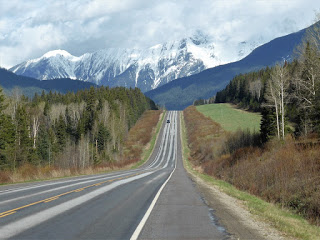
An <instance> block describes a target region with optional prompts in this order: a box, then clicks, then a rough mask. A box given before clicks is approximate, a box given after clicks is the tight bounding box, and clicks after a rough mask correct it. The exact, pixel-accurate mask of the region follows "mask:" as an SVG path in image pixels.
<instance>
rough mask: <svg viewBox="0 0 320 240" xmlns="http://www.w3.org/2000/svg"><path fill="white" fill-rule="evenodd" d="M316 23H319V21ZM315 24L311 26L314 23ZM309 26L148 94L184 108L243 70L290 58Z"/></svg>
mask: <svg viewBox="0 0 320 240" xmlns="http://www.w3.org/2000/svg"><path fill="white" fill-rule="evenodd" d="M317 24H319V25H320V22H318V23H317ZM311 27H312V26H311ZM306 30H307V29H303V30H301V31H299V32H296V33H292V34H289V35H287V36H283V37H280V38H276V39H274V40H272V41H270V42H268V43H266V44H264V45H262V46H260V47H258V48H256V49H255V50H253V51H252V53H250V54H249V55H248V56H247V57H245V58H243V59H242V60H240V61H237V62H233V63H229V64H225V65H221V66H217V67H214V68H211V69H207V70H204V71H202V72H200V73H198V74H195V75H192V76H189V77H183V78H180V79H177V80H174V81H171V82H170V83H168V84H166V85H164V86H161V87H159V88H156V89H154V90H151V91H148V92H146V93H145V94H146V95H147V96H148V97H149V98H151V99H152V100H153V101H154V102H156V103H157V104H159V105H162V106H165V107H166V108H167V109H169V110H170V109H174V110H183V109H184V108H185V107H187V106H189V105H192V104H193V102H194V101H195V100H197V99H208V98H210V97H213V96H214V95H215V94H216V92H217V91H219V90H221V89H223V88H224V87H225V86H226V85H227V84H228V83H229V82H230V81H231V80H232V78H233V77H235V76H236V75H238V74H241V73H248V72H251V71H257V70H259V69H262V68H264V67H267V66H273V65H275V64H276V63H278V62H279V63H281V62H283V61H284V60H287V61H291V60H292V57H293V54H294V49H295V48H296V47H297V45H299V44H300V43H301V42H302V38H303V37H304V35H305V32H306Z"/></svg>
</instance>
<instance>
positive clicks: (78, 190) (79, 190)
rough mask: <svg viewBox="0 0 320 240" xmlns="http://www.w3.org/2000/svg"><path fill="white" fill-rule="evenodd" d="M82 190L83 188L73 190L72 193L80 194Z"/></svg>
mask: <svg viewBox="0 0 320 240" xmlns="http://www.w3.org/2000/svg"><path fill="white" fill-rule="evenodd" d="M83 190H84V188H79V189H77V190H74V192H81V191H83Z"/></svg>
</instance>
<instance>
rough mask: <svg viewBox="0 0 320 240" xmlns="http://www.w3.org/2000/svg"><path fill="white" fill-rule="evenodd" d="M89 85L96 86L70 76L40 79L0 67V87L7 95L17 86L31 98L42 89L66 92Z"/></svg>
mask: <svg viewBox="0 0 320 240" xmlns="http://www.w3.org/2000/svg"><path fill="white" fill-rule="evenodd" d="M91 86H94V87H97V85H95V84H93V83H90V82H83V81H80V80H73V79H70V78H61V79H52V80H50V81H40V80H38V79H35V78H30V77H25V76H19V75H17V74H14V73H13V72H10V71H8V70H6V69H3V68H1V67H0V87H2V88H3V89H4V92H5V93H6V94H7V95H11V94H12V93H13V91H16V89H17V88H19V91H20V92H21V94H23V95H25V96H27V97H30V98H32V97H33V96H34V94H35V93H38V94H41V92H42V91H43V90H44V91H45V92H46V93H48V92H49V91H50V90H51V91H53V92H55V91H56V92H60V93H67V92H76V91H78V90H81V89H86V88H90V87H91Z"/></svg>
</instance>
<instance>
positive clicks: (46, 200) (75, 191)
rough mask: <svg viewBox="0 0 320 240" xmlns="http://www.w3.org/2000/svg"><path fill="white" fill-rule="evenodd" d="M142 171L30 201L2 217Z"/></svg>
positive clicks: (1, 216)
mask: <svg viewBox="0 0 320 240" xmlns="http://www.w3.org/2000/svg"><path fill="white" fill-rule="evenodd" d="M142 173H145V172H140V173H135V174H131V175H128V176H126V177H119V178H114V179H110V180H106V181H103V182H99V183H95V184H92V185H88V186H86V187H81V188H78V189H75V190H72V191H69V192H65V193H61V194H59V195H56V196H53V197H50V198H46V199H43V200H40V201H37V202H33V203H30V204H28V205H24V206H21V207H18V208H15V209H11V210H8V211H5V212H2V213H0V218H3V217H6V216H9V215H11V214H14V213H16V212H17V211H18V210H21V209H24V208H27V207H31V206H34V205H36V204H39V203H48V202H51V201H54V200H57V199H58V198H59V197H62V196H65V195H68V194H71V193H77V192H81V191H83V190H85V189H87V188H90V187H96V186H100V185H101V184H104V183H107V182H113V181H116V180H122V179H126V178H130V177H134V176H137V175H140V174H142Z"/></svg>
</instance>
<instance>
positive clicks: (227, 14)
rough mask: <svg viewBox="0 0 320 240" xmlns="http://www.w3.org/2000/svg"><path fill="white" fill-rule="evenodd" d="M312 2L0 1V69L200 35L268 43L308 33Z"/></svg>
mask: <svg viewBox="0 0 320 240" xmlns="http://www.w3.org/2000/svg"><path fill="white" fill-rule="evenodd" d="M319 10H320V2H319V3H318V2H317V1H314V0H282V1H281V0H260V1H252V0H202V1H197V0H154V1H150V0H121V1H119V0H92V1H90V0H78V1H69V0H48V1H45V0H34V1H21V0H10V1H6V0H0V66H4V67H10V66H13V65H15V64H18V63H20V62H21V61H23V60H27V59H30V58H36V57H39V56H40V55H42V54H44V53H45V52H47V51H49V50H53V49H65V50H67V51H69V52H70V53H72V54H74V55H81V54H83V53H85V52H88V51H94V50H98V49H101V48H108V47H124V48H126V47H128V48H131V47H150V46H152V45H155V44H157V43H162V42H165V41H170V40H173V39H179V38H182V37H185V36H187V35H189V34H191V33H192V32H193V31H194V30H196V29H201V30H203V31H204V32H206V33H208V34H210V35H211V36H212V37H213V38H214V39H216V40H217V41H220V42H223V41H231V42H232V41H233V42H239V41H243V40H249V39H255V38H257V37H260V36H261V37H262V38H263V39H264V40H265V41H268V40H271V39H272V38H275V37H278V36H281V35H285V34H289V33H291V32H294V31H297V30H300V29H302V28H305V27H307V26H308V25H310V24H311V23H312V20H313V19H314V15H315V11H319Z"/></svg>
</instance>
